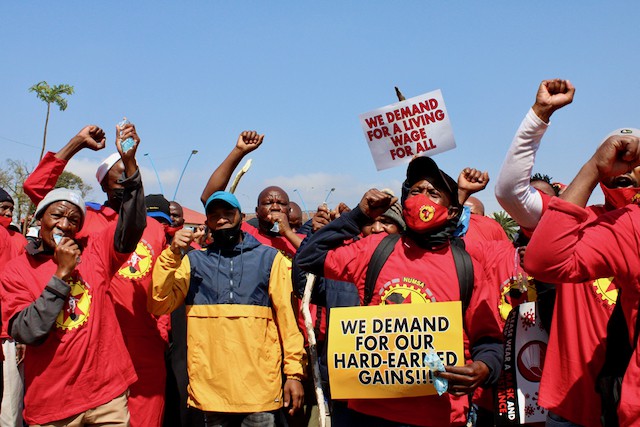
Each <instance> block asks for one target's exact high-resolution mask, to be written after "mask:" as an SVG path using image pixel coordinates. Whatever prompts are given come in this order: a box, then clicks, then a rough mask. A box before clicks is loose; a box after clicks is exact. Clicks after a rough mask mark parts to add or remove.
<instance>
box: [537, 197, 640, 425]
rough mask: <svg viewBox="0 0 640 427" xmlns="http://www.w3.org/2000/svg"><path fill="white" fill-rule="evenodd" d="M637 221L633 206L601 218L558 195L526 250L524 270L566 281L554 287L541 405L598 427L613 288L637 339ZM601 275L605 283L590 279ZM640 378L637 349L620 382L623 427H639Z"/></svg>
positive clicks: (638, 213)
mask: <svg viewBox="0 0 640 427" xmlns="http://www.w3.org/2000/svg"><path fill="white" fill-rule="evenodd" d="M638 221H640V208H639V207H638V206H635V205H629V206H627V207H625V208H622V209H618V210H615V211H611V212H608V213H604V214H602V215H600V216H597V217H596V211H594V208H587V209H583V208H580V207H578V206H576V205H574V204H572V203H568V202H565V201H563V200H560V199H557V198H554V199H553V200H552V201H551V203H550V204H549V210H548V211H547V212H546V213H545V214H544V216H543V217H542V220H541V221H540V223H539V224H538V227H537V228H536V231H535V233H534V235H533V237H532V239H531V242H530V243H529V246H528V248H527V253H526V257H525V267H526V269H527V271H530V272H531V273H533V274H534V275H535V277H536V278H538V279H540V280H544V281H547V282H555V283H562V284H561V285H559V286H558V287H557V300H556V310H555V311H554V319H553V327H552V331H551V336H550V342H549V347H548V348H547V355H546V357H547V362H545V368H544V372H543V378H542V384H541V399H540V402H541V404H542V405H543V406H546V407H548V408H549V409H551V410H552V411H554V412H556V413H558V414H559V415H561V416H563V417H565V418H567V419H570V420H571V421H573V422H576V423H580V424H583V425H587V426H596V425H600V423H599V417H600V401H599V398H598V395H597V394H596V393H595V392H594V387H595V385H594V384H595V378H596V376H597V374H598V373H599V372H600V369H601V368H602V365H603V363H604V355H605V337H606V334H607V331H606V325H607V321H608V319H609V317H610V315H611V312H612V311H613V305H614V303H615V300H616V297H617V291H616V287H620V288H622V289H623V292H624V295H625V298H624V300H623V302H622V305H623V306H622V310H623V312H624V314H625V318H626V320H627V325H629V333H630V336H629V339H630V340H632V338H633V334H634V329H635V324H636V323H635V318H636V315H637V305H638V299H639V298H640V283H639V282H638V278H639V277H640V259H639V258H638V253H639V248H638V246H639V245H638V240H639V239H638V231H637V224H638ZM598 277H601V278H608V279H598V280H596V281H595V282H593V281H592V280H593V279H594V278H598ZM558 307H561V308H562V310H558ZM552 344H553V345H552ZM548 361H552V362H554V363H549V362H548ZM639 378H640V357H639V354H638V352H637V351H636V352H635V353H634V355H633V356H632V358H631V362H630V364H629V367H628V369H627V375H625V378H624V381H623V384H622V398H621V402H620V406H619V409H618V414H619V416H620V425H621V426H625V425H634V423H635V424H637V421H638V418H639V417H640V405H639V404H638V402H639V401H640V381H638V379H639ZM581 396H587V399H584V400H583V399H581ZM564 411H566V414H567V415H565V413H564ZM577 415H581V419H576V418H577ZM569 416H573V419H572V418H569Z"/></svg>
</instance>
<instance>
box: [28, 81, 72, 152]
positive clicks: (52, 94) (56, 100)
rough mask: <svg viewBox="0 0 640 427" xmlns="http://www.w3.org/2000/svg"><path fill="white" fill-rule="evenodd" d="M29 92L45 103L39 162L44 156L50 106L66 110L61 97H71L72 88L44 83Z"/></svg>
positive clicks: (36, 85) (33, 87)
mask: <svg viewBox="0 0 640 427" xmlns="http://www.w3.org/2000/svg"><path fill="white" fill-rule="evenodd" d="M29 92H35V93H36V95H37V96H38V98H39V99H40V100H42V101H44V102H46V103H47V118H46V120H45V122H44V137H43V138H42V151H41V152H40V160H42V156H44V150H45V147H46V145H47V126H48V125H49V112H50V111H51V104H56V105H57V106H58V108H60V111H64V110H66V109H67V100H66V99H64V98H63V97H62V95H72V94H73V86H70V85H67V84H61V85H55V86H53V87H51V86H49V84H48V83H47V82H45V81H42V82H40V83H37V84H35V85H33V86H31V87H30V88H29Z"/></svg>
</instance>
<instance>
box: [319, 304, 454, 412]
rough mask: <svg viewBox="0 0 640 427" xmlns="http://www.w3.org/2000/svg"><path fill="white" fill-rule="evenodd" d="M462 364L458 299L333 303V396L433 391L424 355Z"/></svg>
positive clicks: (330, 351)
mask: <svg viewBox="0 0 640 427" xmlns="http://www.w3.org/2000/svg"><path fill="white" fill-rule="evenodd" d="M429 347H431V348H433V349H434V350H435V352H436V353H437V354H438V356H440V359H441V360H442V362H443V363H444V364H445V365H457V366H460V365H464V346H463V339H462V306H461V303H460V301H453V302H437V303H429V304H398V305H379V306H368V307H342V308H332V309H331V318H330V322H329V348H328V360H327V363H328V365H329V382H330V385H331V397H332V398H334V399H374V398H375V399H380V398H394V397H410V396H427V395H430V394H435V393H436V391H435V388H434V387H433V380H432V378H431V372H430V370H429V368H427V367H425V365H424V356H425V353H426V351H427V349H428V348H429Z"/></svg>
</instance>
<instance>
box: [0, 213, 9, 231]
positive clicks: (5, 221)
mask: <svg viewBox="0 0 640 427" xmlns="http://www.w3.org/2000/svg"><path fill="white" fill-rule="evenodd" d="M10 225H11V217H8V216H4V215H2V216H0V226H2V227H4V228H9V226H10Z"/></svg>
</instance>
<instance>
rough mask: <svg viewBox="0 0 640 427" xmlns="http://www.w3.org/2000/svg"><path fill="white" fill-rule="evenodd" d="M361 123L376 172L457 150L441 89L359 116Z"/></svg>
mask: <svg viewBox="0 0 640 427" xmlns="http://www.w3.org/2000/svg"><path fill="white" fill-rule="evenodd" d="M360 124H361V125H362V129H363V130H364V135H365V138H366V140H367V143H368V144H369V149H370V150H371V155H372V156H373V161H374V162H375V164H376V168H377V169H378V170H383V169H388V168H391V167H394V166H398V165H401V164H405V163H409V162H410V161H411V159H412V158H413V156H416V155H418V156H432V155H434V154H437V153H441V152H443V151H447V150H451V149H452V148H455V147H456V142H455V139H454V138H453V129H452V128H451V122H450V121H449V115H448V114H447V109H446V107H445V105H444V100H443V98H442V92H440V90H435V91H433V92H429V93H426V94H424V95H420V96H416V97H415V98H411V99H407V100H405V101H401V102H398V103H395V104H391V105H387V106H386V107H382V108H378V109H377V110H374V111H370V112H368V113H365V114H361V115H360Z"/></svg>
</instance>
